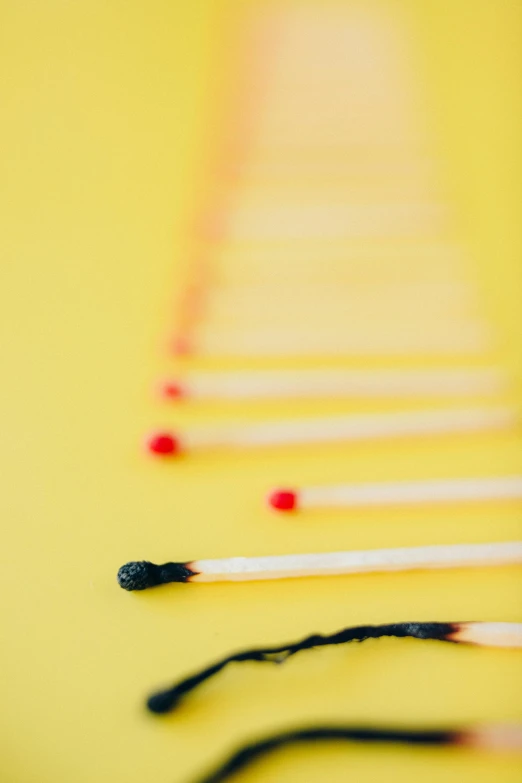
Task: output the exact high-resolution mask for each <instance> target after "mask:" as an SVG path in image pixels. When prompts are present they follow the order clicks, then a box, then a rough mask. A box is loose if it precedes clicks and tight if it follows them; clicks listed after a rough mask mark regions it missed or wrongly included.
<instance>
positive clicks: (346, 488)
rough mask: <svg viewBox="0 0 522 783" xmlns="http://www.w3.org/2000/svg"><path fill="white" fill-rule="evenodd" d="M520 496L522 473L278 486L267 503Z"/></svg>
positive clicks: (325, 504)
mask: <svg viewBox="0 0 522 783" xmlns="http://www.w3.org/2000/svg"><path fill="white" fill-rule="evenodd" d="M521 498H522V476H494V477H484V478H456V479H437V480H429V481H411V482H406V481H404V482H393V483H392V482H385V483H379V484H344V485H343V484H339V485H330V486H328V485H327V486H322V487H301V488H300V489H276V490H274V491H273V492H271V493H270V494H269V496H268V503H269V505H270V506H272V508H275V509H277V510H278V511H293V510H295V509H307V508H361V507H365V506H389V505H416V504H422V503H465V502H476V501H479V500H480V501H488V500H519V499H521Z"/></svg>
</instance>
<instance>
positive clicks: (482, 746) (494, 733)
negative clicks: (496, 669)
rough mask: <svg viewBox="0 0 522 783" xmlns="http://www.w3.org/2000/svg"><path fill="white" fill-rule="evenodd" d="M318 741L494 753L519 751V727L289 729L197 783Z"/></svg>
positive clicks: (217, 781)
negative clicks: (414, 746) (434, 747)
mask: <svg viewBox="0 0 522 783" xmlns="http://www.w3.org/2000/svg"><path fill="white" fill-rule="evenodd" d="M320 742H364V743H372V744H373V743H387V744H388V743H392V744H398V745H418V746H426V747H433V746H439V747H440V746H442V747H447V746H452V745H453V746H461V747H468V748H474V749H477V750H484V751H493V752H497V753H498V752H508V753H509V752H517V753H520V752H521V751H522V725H518V724H512V725H509V724H508V725H505V726H503V725H491V726H479V727H476V728H462V729H458V728H450V729H424V730H422V729H403V728H401V729H397V728H382V727H380V728H377V727H368V726H357V725H355V726H349V725H348V726H345V725H324V726H310V727H304V728H297V729H290V730H288V731H283V732H281V733H279V734H271V735H269V736H266V737H261V738H260V739H256V740H254V741H252V742H249V743H247V744H246V745H243V746H242V747H241V748H239V750H237V751H235V752H234V753H232V755H230V756H229V757H228V758H227V759H226V760H225V761H224V762H222V763H221V764H220V765H219V766H218V767H217V768H216V769H214V770H213V771H212V772H210V773H208V774H206V775H203V777H201V778H198V779H197V781H196V783H223V781H225V780H230V778H232V777H235V775H237V774H238V773H239V772H241V771H242V770H244V769H246V768H247V767H249V766H250V765H251V764H253V763H254V762H255V761H258V760H259V759H261V758H263V757H264V756H267V755H269V754H270V753H273V752H274V751H276V750H279V749H280V748H284V747H286V746H288V745H305V744H316V743H320Z"/></svg>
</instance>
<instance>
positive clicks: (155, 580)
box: [118, 560, 197, 590]
mask: <svg viewBox="0 0 522 783" xmlns="http://www.w3.org/2000/svg"><path fill="white" fill-rule="evenodd" d="M196 573H197V572H196V571H193V570H192V569H191V568H190V567H189V565H188V563H164V564H163V565H156V564H155V563H149V561H148V560H140V561H133V562H130V563H125V565H123V566H122V567H121V568H120V570H119V571H118V584H119V585H120V587H122V588H123V589H124V590H147V589H148V588H149V587H157V586H158V585H164V584H168V583H169V582H188V581H189V580H190V577H191V576H194V575H195V574H196Z"/></svg>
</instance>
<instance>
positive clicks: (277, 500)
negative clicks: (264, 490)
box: [268, 489, 297, 511]
mask: <svg viewBox="0 0 522 783" xmlns="http://www.w3.org/2000/svg"><path fill="white" fill-rule="evenodd" d="M268 503H269V504H270V505H271V506H272V508H275V509H277V510H278V511H294V510H295V509H296V508H297V492H296V491H295V490H294V489H276V490H275V491H274V492H271V493H270V495H269V496H268Z"/></svg>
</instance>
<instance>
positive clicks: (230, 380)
mask: <svg viewBox="0 0 522 783" xmlns="http://www.w3.org/2000/svg"><path fill="white" fill-rule="evenodd" d="M505 385H506V380H505V378H504V376H503V374H502V373H501V372H499V371H498V370H497V369H495V368H489V367H485V368H480V367H479V368H469V369H438V370H344V369H331V368H330V369H322V370H321V369H319V370H265V371H262V370H260V371H250V372H249V371H243V372H219V373H205V372H199V373H198V372H194V373H191V374H190V375H188V376H187V377H186V378H185V379H184V380H180V381H177V380H170V381H166V382H165V383H164V384H163V387H162V391H163V394H164V396H165V397H167V398H170V399H180V398H182V399H185V398H187V399H190V400H207V399H208V400H213V399H215V400H250V399H285V398H309V397H312V398H313V397H328V398H337V397H340V398H342V397H359V396H364V397H385V396H393V397H395V396H397V397H410V396H417V395H420V396H423V397H426V396H427V397H436V396H440V395H455V396H461V395H468V394H491V393H495V392H499V391H502V390H503V389H504V388H505Z"/></svg>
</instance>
